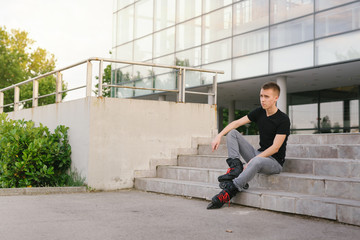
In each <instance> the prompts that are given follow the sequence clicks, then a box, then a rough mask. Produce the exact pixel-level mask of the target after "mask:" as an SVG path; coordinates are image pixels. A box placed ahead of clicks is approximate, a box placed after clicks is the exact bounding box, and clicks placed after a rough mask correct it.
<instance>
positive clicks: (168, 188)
mask: <svg viewBox="0 0 360 240" xmlns="http://www.w3.org/2000/svg"><path fill="white" fill-rule="evenodd" d="M135 188H136V189H139V190H144V191H149V192H159V193H164V194H171V195H180V196H188V197H196V198H202V199H207V200H210V199H211V198H212V196H214V195H215V194H217V193H219V191H220V189H219V187H218V186H217V184H211V183H203V182H202V183H200V182H191V181H180V180H174V179H161V178H136V179H135ZM231 202H233V203H235V204H240V205H244V206H250V207H256V208H261V209H266V210H272V211H277V212H286V213H293V214H299V215H307V216H312V217H319V218H325V219H330V220H335V221H338V222H342V223H348V224H353V225H357V226H359V225H360V224H359V215H360V201H355V200H345V199H339V198H329V197H317V196H313V195H307V194H299V193H289V192H284V191H274V190H265V189H264V190H263V189H249V190H246V191H244V192H242V193H241V194H238V195H237V196H236V197H235V198H234V199H232V200H231Z"/></svg>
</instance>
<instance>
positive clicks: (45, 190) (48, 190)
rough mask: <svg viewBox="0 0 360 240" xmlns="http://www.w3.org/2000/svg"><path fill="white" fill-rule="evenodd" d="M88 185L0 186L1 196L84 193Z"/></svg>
mask: <svg viewBox="0 0 360 240" xmlns="http://www.w3.org/2000/svg"><path fill="white" fill-rule="evenodd" d="M86 191H87V190H86V187H34V188H0V196H14V195H44V194H65V193H84V192H86Z"/></svg>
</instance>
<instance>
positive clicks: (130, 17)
mask: <svg viewBox="0 0 360 240" xmlns="http://www.w3.org/2000/svg"><path fill="white" fill-rule="evenodd" d="M117 15H118V16H117V25H116V26H117V31H116V33H117V34H116V43H117V45H120V44H123V43H125V42H128V41H131V40H133V29H134V6H130V7H127V8H124V9H123V10H121V11H119V12H118V13H117Z"/></svg>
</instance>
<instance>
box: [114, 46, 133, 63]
mask: <svg viewBox="0 0 360 240" xmlns="http://www.w3.org/2000/svg"><path fill="white" fill-rule="evenodd" d="M132 52H133V43H132V42H130V43H127V44H124V45H121V46H119V47H117V48H116V59H120V60H127V61H132V60H133V57H132Z"/></svg>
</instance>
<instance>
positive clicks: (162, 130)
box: [9, 97, 217, 190]
mask: <svg viewBox="0 0 360 240" xmlns="http://www.w3.org/2000/svg"><path fill="white" fill-rule="evenodd" d="M9 117H11V118H13V119H26V120H33V121H35V122H36V123H39V122H41V123H43V124H44V125H46V126H48V127H49V128H50V129H54V128H56V126H57V125H60V124H63V125H66V126H68V127H69V128H70V129H69V141H70V144H71V147H72V168H74V169H77V170H78V172H80V173H81V174H82V176H84V177H86V181H87V183H88V185H89V186H91V187H93V188H95V189H104V190H111V189H121V188H131V187H133V179H134V176H135V173H136V174H137V176H141V174H142V173H144V174H148V172H149V171H151V170H152V169H151V167H154V166H151V161H153V160H156V159H160V160H162V163H165V164H166V161H167V162H168V163H173V162H174V160H175V161H176V156H172V152H173V151H174V149H178V148H190V147H191V143H192V142H191V141H192V138H193V137H212V136H213V134H215V133H216V132H217V129H216V126H217V125H216V107H215V106H211V105H207V104H193V103H173V102H165V101H148V100H134V99H115V98H95V97H90V98H84V99H79V100H75V101H69V102H64V103H60V104H52V105H47V106H43V107H37V108H33V109H25V110H21V111H18V112H12V113H9Z"/></svg>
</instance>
